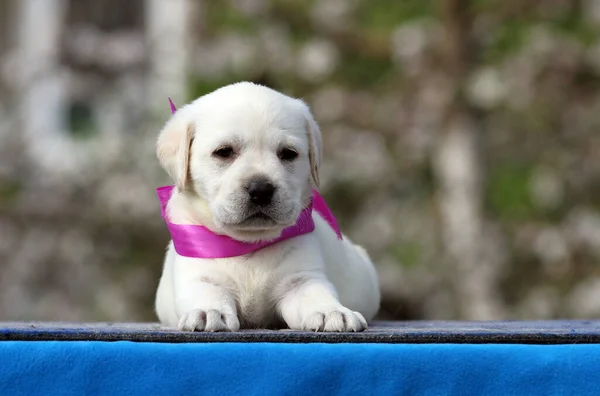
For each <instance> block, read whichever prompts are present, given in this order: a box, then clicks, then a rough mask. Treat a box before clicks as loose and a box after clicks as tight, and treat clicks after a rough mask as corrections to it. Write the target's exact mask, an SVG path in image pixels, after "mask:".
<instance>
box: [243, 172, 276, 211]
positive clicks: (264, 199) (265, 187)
mask: <svg viewBox="0 0 600 396" xmlns="http://www.w3.org/2000/svg"><path fill="white" fill-rule="evenodd" d="M275 190H276V188H275V186H274V185H273V183H271V181H270V180H269V179H268V178H267V177H265V176H258V177H255V178H253V179H252V180H250V182H249V183H248V185H247V186H246V191H247V192H248V195H249V197H250V202H252V203H253V204H254V205H256V206H261V207H264V206H268V205H270V204H271V201H273V196H274V195H275Z"/></svg>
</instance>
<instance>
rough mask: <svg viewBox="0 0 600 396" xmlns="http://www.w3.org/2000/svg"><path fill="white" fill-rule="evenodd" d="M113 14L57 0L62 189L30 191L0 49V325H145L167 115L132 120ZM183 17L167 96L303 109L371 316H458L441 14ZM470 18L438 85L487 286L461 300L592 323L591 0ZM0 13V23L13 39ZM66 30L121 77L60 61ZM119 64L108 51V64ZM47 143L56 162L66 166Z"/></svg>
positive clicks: (341, 8)
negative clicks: (462, 127)
mask: <svg viewBox="0 0 600 396" xmlns="http://www.w3.org/2000/svg"><path fill="white" fill-rule="evenodd" d="M15 1H16V0H15ZM192 2H193V1H192ZM13 3H14V4H16V2H13ZM113 3H114V4H113ZM117 3H118V2H117V1H116V0H111V5H113V7H107V6H105V5H101V4H100V2H98V1H97V0H85V1H84V0H81V1H79V0H78V1H75V0H71V1H70V2H69V4H70V10H69V13H68V18H67V21H66V22H65V26H63V35H62V36H64V38H63V39H62V40H63V44H62V45H63V46H64V48H61V49H60V51H59V52H60V54H61V55H60V59H61V62H62V64H61V67H63V68H64V70H65V71H68V72H69V73H71V75H72V82H73V90H77V92H76V93H73V94H72V97H73V98H77V99H76V100H75V99H73V100H72V101H71V103H70V105H69V107H68V108H66V109H65V111H64V113H65V114H64V118H65V120H66V122H65V124H67V125H68V128H69V132H70V133H68V134H67V135H68V136H69V138H70V139H73V140H75V141H85V142H86V144H87V143H89V145H85V146H86V148H85V149H86V150H89V151H86V152H80V153H78V154H77V156H78V157H77V158H80V157H81V158H80V160H81V161H82V163H86V164H88V165H86V166H83V165H81V166H80V165H77V166H74V167H73V168H74V169H75V170H73V171H72V172H71V173H68V172H65V173H64V174H62V173H59V172H58V171H57V173H56V174H55V175H51V177H50V176H47V175H46V176H44V177H42V176H40V175H41V174H43V169H42V168H43V166H42V165H39V164H38V165H36V163H35V159H34V158H30V156H28V155H27V154H25V152H26V150H25V149H24V147H25V146H26V140H24V139H23V137H22V136H21V135H20V134H19V133H18V131H19V130H20V127H19V126H18V125H19V122H21V121H20V120H19V119H18V117H17V116H15V115H16V114H18V111H17V109H16V106H15V105H14V104H12V103H9V101H7V99H6V98H9V97H13V96H14V97H17V98H21V97H22V96H20V95H17V94H15V92H18V90H19V89H22V87H23V86H24V85H19V84H17V83H15V81H13V80H14V78H13V77H14V76H13V74H14V73H15V71H14V70H15V68H16V67H15V63H14V53H15V51H17V50H18V49H17V48H14V46H13V47H11V45H10V43H11V42H14V37H12V38H11V37H9V35H8V32H7V33H4V34H3V36H4V37H0V62H1V64H0V66H1V67H0V132H1V133H0V139H1V140H0V155H2V158H3V164H2V165H0V233H3V235H8V236H7V237H6V241H5V242H4V243H0V260H2V261H3V262H5V263H7V264H6V265H5V268H3V269H2V271H3V272H2V274H1V275H2V276H1V277H0V278H2V279H3V280H2V282H3V283H0V290H4V291H3V292H2V293H4V294H0V301H14V300H19V301H21V305H20V306H19V307H18V308H15V307H13V306H12V305H9V304H8V303H4V304H3V305H1V304H0V319H5V318H6V319H15V318H16V319H22V318H23V317H25V318H44V319H64V318H66V319H87V320H90V319H104V320H134V319H135V320H138V319H139V320H153V319H154V316H153V310H152V300H153V293H154V291H155V287H156V282H157V280H158V277H159V275H160V269H161V260H162V256H163V254H164V246H165V245H166V243H167V240H168V235H167V232H166V230H165V228H164V226H163V225H162V223H161V221H160V218H159V216H158V206H157V202H156V200H155V197H154V195H153V188H155V187H156V186H157V185H158V184H159V183H160V182H159V180H163V181H164V180H165V175H164V173H163V172H162V171H161V170H159V169H158V165H157V163H156V160H155V159H154V153H153V151H152V150H153V147H154V146H153V145H154V138H155V135H156V132H157V131H158V130H159V129H160V123H162V122H164V121H165V117H167V116H168V113H167V110H168V109H167V108H165V112H164V114H160V115H159V116H160V118H161V119H160V120H158V121H157V122H153V120H152V119H150V118H149V117H148V116H147V115H146V114H145V113H144V112H143V111H142V110H140V109H139V108H138V107H141V106H142V104H140V102H143V100H141V99H140V97H141V96H142V95H143V94H141V93H140V92H145V91H144V89H145V85H144V84H146V83H144V82H143V81H145V80H143V78H142V77H141V76H143V77H144V78H145V76H146V74H147V68H148V64H149V63H150V61H151V59H148V57H149V54H148V53H147V51H148V47H149V45H148V41H147V37H145V36H144V29H145V25H144V15H145V11H146V10H145V9H144V7H145V6H146V5H145V3H144V2H143V1H141V0H136V1H135V2H130V3H127V4H128V5H127V7H125V8H124V9H123V12H117V10H119V6H118V4H117ZM14 4H13V5H14ZM119 4H120V3H119ZM195 4H196V5H201V7H199V8H198V10H199V11H198V12H197V15H193V18H195V19H194V23H193V28H192V29H191V30H192V32H193V35H194V36H193V37H191V39H192V42H193V46H192V49H191V51H190V54H189V55H190V58H191V60H190V68H189V71H188V74H187V75H186V80H185V81H187V87H186V89H187V98H186V99H188V100H192V99H195V98H197V97H199V96H202V95H204V94H206V93H209V92H211V91H213V90H215V89H217V88H219V87H220V86H223V85H226V84H229V83H232V82H236V81H240V80H251V81H255V82H258V83H261V84H264V85H267V86H270V87H272V88H274V89H277V90H280V91H283V92H285V93H287V94H290V95H294V96H298V97H302V98H303V99H305V100H306V101H307V102H308V103H309V104H310V105H311V108H312V109H313V111H314V112H315V116H316V118H317V120H318V121H319V123H320V125H321V128H322V131H323V136H324V144H325V164H324V167H323V175H322V180H323V194H324V195H325V197H326V198H327V200H328V202H329V204H330V206H331V207H332V210H333V211H334V213H335V214H336V216H337V217H338V220H339V222H340V225H341V226H342V228H343V229H344V231H345V232H347V233H348V235H349V236H350V237H351V238H352V239H353V240H355V241H356V242H358V243H360V244H361V245H364V246H366V247H367V248H368V250H369V252H370V253H371V255H372V256H373V258H374V260H375V261H376V263H377V265H378V270H379V272H380V276H381V280H382V287H383V296H384V301H383V305H382V306H383V309H382V317H383V318H395V319H406V318H449V317H451V318H459V317H460V316H459V315H460V310H457V308H456V304H457V303H456V301H455V299H453V296H454V295H456V294H457V290H460V289H462V288H464V287H465V286H466V285H465V284H461V283H460V280H458V281H457V280H453V279H452V273H453V272H454V270H455V269H456V268H457V267H458V266H457V265H456V264H454V265H455V266H454V267H453V266H452V264H449V263H450V262H451V260H449V258H448V256H449V255H448V252H447V251H444V249H442V248H440V246H442V245H443V244H444V242H443V241H444V236H443V232H442V228H443V216H442V215H441V213H440V210H439V207H440V206H441V205H443V202H440V200H441V199H443V198H442V197H441V196H440V184H441V181H440V180H438V179H437V178H436V175H435V172H434V171H433V167H434V166H433V164H434V163H435V162H436V153H437V152H438V151H437V150H438V149H439V145H440V144H441V143H440V142H442V141H443V139H441V138H442V137H443V136H444V133H446V130H445V121H446V120H445V118H444V117H445V115H446V114H447V111H446V110H447V109H448V108H449V107H451V106H454V105H456V104H455V103H453V101H452V99H451V98H453V84H454V83H455V81H451V80H450V78H449V76H448V68H449V66H448V65H447V64H446V61H445V59H446V58H445V53H446V51H447V50H448V48H447V45H448V41H447V40H448V37H447V34H446V32H445V30H444V28H445V25H444V21H443V18H444V9H443V2H436V1H432V0H406V1H391V0H381V1H371V2H368V1H366V0H351V1H342V0H327V1H317V0H312V1H302V0H272V1H267V0H243V1H242V0H239V1H237V0H226V1H218V2H217V1H202V2H197V3H195ZM470 4H471V9H470V11H471V16H472V17H473V26H472V27H471V30H470V35H469V40H470V42H469V45H468V49H469V64H468V65H467V68H466V69H467V71H466V74H467V75H466V77H465V79H464V84H463V85H464V86H461V87H457V89H458V90H461V91H464V92H465V93H466V102H467V103H466V105H467V106H466V107H467V108H468V109H469V111H470V113H469V115H470V116H471V117H472V118H473V119H474V120H475V121H476V125H477V128H476V129H477V144H478V146H477V147H478V151H479V152H478V154H480V159H479V160H478V161H479V162H478V166H480V168H481V169H478V170H480V171H481V172H480V173H481V177H482V187H483V202H481V204H482V208H481V213H479V215H480V216H481V219H480V221H481V223H482V227H481V229H482V231H481V235H478V236H477V237H478V238H480V243H481V245H482V251H483V253H482V258H481V263H482V264H481V265H482V266H484V265H488V266H489V268H488V267H486V268H487V269H486V271H487V273H488V274H492V275H489V276H488V275H486V276H487V277H483V278H482V280H481V282H486V283H485V285H484V286H482V287H483V288H487V289H490V290H491V292H490V294H491V295H493V296H494V299H495V301H494V303H495V304H496V305H497V307H499V309H498V310H497V311H494V312H495V315H496V318H498V319H505V318H524V317H526V318H555V317H600V294H599V293H600V292H599V290H600V286H599V285H600V266H599V265H598V263H600V138H599V137H598V136H600V135H598V132H597V130H598V127H599V126H600V125H599V121H598V114H599V112H600V2H599V1H596V0H588V1H574V2H566V1H557V0H543V1H516V0H510V1H504V0H473V1H472V2H471V3H470ZM5 6H6V4H4V5H0V11H1V10H2V9H3V7H4V9H6V7H5ZM109 8H111V9H112V11H109V10H108V9H109ZM15 9H16V8H15ZM0 17H2V18H3V19H1V18H0V29H2V28H3V26H7V25H6V24H8V23H9V20H10V21H12V22H11V23H15V24H18V23H19V22H18V21H17V20H16V19H14V18H13V14H12V13H11V14H10V18H9V13H8V12H5V13H3V14H2V13H0ZM3 21H4V23H2V22H3ZM82 26H83V27H85V28H89V31H91V32H92V33H89V31H87V30H86V31H85V32H87V33H86V34H91V35H92V36H91V37H93V38H96V39H98V37H100V38H101V39H102V40H105V41H104V43H105V44H102V45H98V48H109V47H110V46H109V44H106V43H116V42H120V41H119V40H122V41H123V42H126V41H127V39H126V38H123V37H124V36H118V34H119V33H123V31H126V32H133V33H134V34H133V36H134V37H137V39H138V40H139V41H140V42H141V44H140V47H142V48H143V49H144V51H146V52H145V53H144V59H143V61H140V62H138V63H135V62H132V64H133V66H129V68H123V69H122V70H121V69H118V68H117V67H116V66H114V64H117V63H118V62H117V61H115V62H113V63H114V64H111V61H108V60H106V59H100V60H90V59H89V57H90V55H89V52H90V51H89V48H87V47H88V44H89V43H90V42H94V40H92V39H90V41H86V42H85V44H86V45H83V46H81V47H77V48H79V50H76V49H73V48H75V47H76V46H75V45H74V44H73V42H71V41H69V38H73V37H79V36H78V35H81V32H82V30H81V27H82ZM77 29H80V30H77ZM4 30H6V29H4ZM4 30H0V31H2V32H3V31H4ZM84 30H85V29H84ZM94 34H95V35H96V36H93V35H94ZM113 34H114V36H112V35H113ZM191 34H192V33H191ZM136 35H137V36H136ZM11 40H12V41H11ZM98 40H99V39H98ZM129 40H131V38H129ZM126 48H128V47H126ZM78 51H79V52H82V53H83V55H82V54H79V53H78ZM91 52H93V51H91ZM127 52H128V51H127V50H122V49H120V50H119V49H114V56H115V59H117V60H120V59H122V58H121V57H120V56H122V55H123V53H127ZM103 54H104V55H103V57H108V56H110V55H111V53H110V51H109V52H106V53H104V52H103ZM86 56H87V57H86ZM82 59H83V60H82ZM101 61H103V62H104V63H102V62H101ZM94 62H96V63H94ZM107 65H108V66H107ZM11 73H12V74H11ZM136 84H137V85H136ZM131 87H134V88H135V89H131ZM129 89H131V90H129ZM132 92H133V93H132ZM8 93H10V95H9V94H8ZM103 98H117V99H116V100H119V101H120V102H119V106H118V107H119V108H126V109H127V112H125V113H123V114H124V115H123V114H121V118H123V119H121V118H119V117H115V120H112V119H108V118H102V119H100V118H99V117H100V116H99V114H103V115H102V117H108V116H106V114H109V112H104V113H102V112H100V111H98V109H97V108H96V106H97V103H99V102H102V100H105V102H104V106H105V107H110V106H109V105H110V104H111V101H112V100H113V99H103ZM123 98H126V99H123ZM449 98H450V99H449ZM178 99H179V100H180V101H182V100H183V99H184V98H183V97H181V98H178ZM175 101H176V102H178V101H177V100H175ZM176 104H177V105H178V106H180V105H181V104H182V103H176ZM136 106H138V107H136ZM157 117H158V116H157ZM108 121H110V122H108ZM119 128H120V129H119ZM106 130H108V132H107V131H106ZM103 139H104V140H103ZM112 139H114V140H112ZM119 139H120V140H119ZM82 146H84V145H82ZM66 147H67V149H65V152H64V154H63V155H64V157H65V158H71V157H75V156H76V155H75V154H74V153H72V152H71V151H69V150H71V149H72V147H71V146H66ZM107 147H109V148H110V149H107ZM111 150H113V151H111ZM119 150H120V151H119ZM91 159H93V161H92V160H91ZM86 160H89V162H85V161H86ZM459 160H460V159H457V162H458V163H460V161H459ZM102 161H105V162H102ZM40 169H42V170H40ZM82 191H83V192H82ZM107 191H109V192H111V193H107ZM65 246H67V247H68V248H67V247H65ZM28 252H29V253H28ZM31 252H33V253H31ZM40 268H43V269H44V271H39V269H40ZM484 272H485V271H484ZM62 273H65V274H72V278H70V279H66V278H65V277H66V275H64V276H63V277H61V275H59V274H62ZM482 284H483V283H482ZM99 290H100V291H102V292H99ZM475 303H476V302H473V304H475Z"/></svg>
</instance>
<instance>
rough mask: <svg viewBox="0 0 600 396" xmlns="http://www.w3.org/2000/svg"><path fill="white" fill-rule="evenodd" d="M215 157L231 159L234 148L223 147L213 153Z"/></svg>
mask: <svg viewBox="0 0 600 396" xmlns="http://www.w3.org/2000/svg"><path fill="white" fill-rule="evenodd" d="M213 155H214V156H215V157H217V158H223V159H225V158H230V157H232V156H233V148H232V147H221V148H219V149H216V150H215V151H213Z"/></svg>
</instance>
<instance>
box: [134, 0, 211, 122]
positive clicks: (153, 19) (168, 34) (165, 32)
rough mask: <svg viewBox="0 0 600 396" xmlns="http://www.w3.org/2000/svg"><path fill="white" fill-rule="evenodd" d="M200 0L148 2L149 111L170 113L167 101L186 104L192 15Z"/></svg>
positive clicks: (157, 0)
mask: <svg viewBox="0 0 600 396" xmlns="http://www.w3.org/2000/svg"><path fill="white" fill-rule="evenodd" d="M200 5H201V1H200V0H195V1H192V0H169V1H164V0H146V7H145V8H146V29H147V30H146V32H147V37H148V41H149V48H150V74H149V80H148V90H149V98H148V100H149V103H148V104H149V108H150V110H151V112H153V113H154V112H158V114H163V113H164V112H165V110H167V111H168V108H169V107H168V102H167V97H171V98H172V99H173V101H174V102H175V103H176V104H178V105H181V104H183V103H184V101H185V100H187V99H188V98H187V93H186V87H187V85H188V65H189V62H190V60H189V59H188V56H189V54H190V53H191V44H192V34H191V33H192V29H191V22H192V19H191V15H194V14H195V13H194V12H193V11H195V10H196V9H197V8H196V7H199V6H200Z"/></svg>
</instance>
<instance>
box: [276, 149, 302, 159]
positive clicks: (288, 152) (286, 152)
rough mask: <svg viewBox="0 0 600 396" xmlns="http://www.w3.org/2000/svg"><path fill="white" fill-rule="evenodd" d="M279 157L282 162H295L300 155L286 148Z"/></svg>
mask: <svg viewBox="0 0 600 396" xmlns="http://www.w3.org/2000/svg"><path fill="white" fill-rule="evenodd" d="M277 156H278V157H279V159H280V160H282V161H293V160H295V159H296V158H297V157H298V153H297V152H296V151H294V150H292V149H289V148H284V149H283V150H281V151H280V152H279V154H278V155H277Z"/></svg>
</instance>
